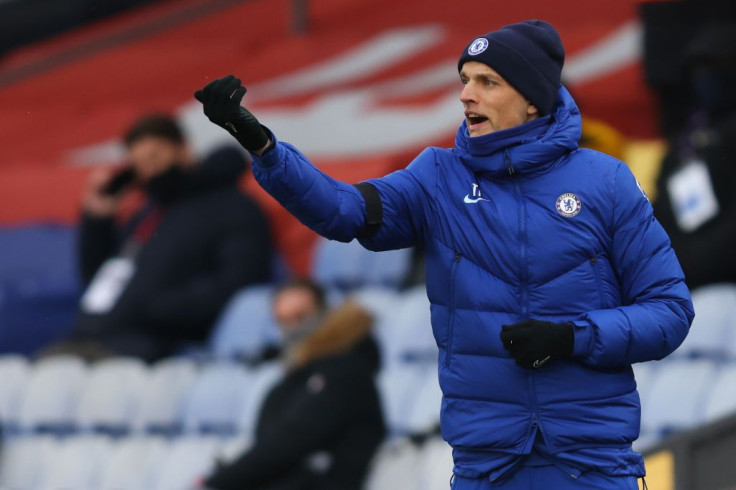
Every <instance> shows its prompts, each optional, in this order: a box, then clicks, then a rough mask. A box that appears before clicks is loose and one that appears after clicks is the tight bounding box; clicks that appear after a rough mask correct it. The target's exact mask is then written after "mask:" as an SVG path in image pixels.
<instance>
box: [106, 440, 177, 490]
mask: <svg viewBox="0 0 736 490" xmlns="http://www.w3.org/2000/svg"><path fill="white" fill-rule="evenodd" d="M167 449H168V444H167V442H166V441H165V440H164V439H162V438H159V437H131V438H128V439H124V440H123V441H122V442H120V443H118V444H117V445H116V446H115V447H114V449H113V451H112V454H111V455H110V458H109V459H108V461H107V464H106V465H105V468H104V470H103V471H102V475H101V477H100V485H99V487H98V489H99V490H147V489H149V488H151V485H152V484H153V482H154V480H155V478H156V476H157V475H158V472H159V471H160V470H161V466H162V465H163V463H164V460H165V459H166V457H167V455H168V453H167Z"/></svg>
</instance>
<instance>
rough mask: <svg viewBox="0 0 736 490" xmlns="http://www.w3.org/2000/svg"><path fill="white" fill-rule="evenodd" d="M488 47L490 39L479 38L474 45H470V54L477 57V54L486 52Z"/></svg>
mask: <svg viewBox="0 0 736 490" xmlns="http://www.w3.org/2000/svg"><path fill="white" fill-rule="evenodd" d="M487 47H488V39H486V38H484V37H479V38H478V39H476V40H475V41H473V42H472V43H470V46H469V47H468V54H469V55H473V56H475V55H476V54H481V53H482V52H483V51H485V50H486V48H487Z"/></svg>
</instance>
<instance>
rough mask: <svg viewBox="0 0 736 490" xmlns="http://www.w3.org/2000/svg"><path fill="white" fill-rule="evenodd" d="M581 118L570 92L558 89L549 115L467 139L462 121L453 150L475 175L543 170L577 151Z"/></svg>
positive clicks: (466, 129)
mask: <svg viewBox="0 0 736 490" xmlns="http://www.w3.org/2000/svg"><path fill="white" fill-rule="evenodd" d="M580 135H581V118H580V111H579V110H578V106H577V105H576V104H575V101H574V100H573V98H572V96H571V95H570V92H568V91H567V89H566V88H565V87H564V86H560V89H559V91H558V93H557V100H556V101H555V105H554V106H553V108H552V113H551V114H549V115H547V116H544V117H540V118H538V119H535V120H533V121H530V122H528V123H525V124H522V125H520V126H516V127H514V128H510V129H505V130H503V131H497V132H494V133H490V134H486V135H483V136H476V137H471V136H469V135H468V128H467V122H466V121H463V122H462V124H461V125H460V127H459V128H458V131H457V135H456V136H455V146H456V147H457V151H458V152H459V156H460V158H461V160H462V161H463V163H464V164H465V166H467V167H468V168H470V169H471V170H472V171H473V172H475V173H484V174H486V173H487V174H491V175H492V176H503V175H511V174H514V173H531V172H536V171H540V170H544V169H545V168H547V167H548V166H550V165H552V164H553V163H554V162H555V161H556V160H557V159H558V158H559V157H561V156H562V155H564V154H565V153H567V152H570V151H572V150H575V149H576V148H577V147H578V141H580Z"/></svg>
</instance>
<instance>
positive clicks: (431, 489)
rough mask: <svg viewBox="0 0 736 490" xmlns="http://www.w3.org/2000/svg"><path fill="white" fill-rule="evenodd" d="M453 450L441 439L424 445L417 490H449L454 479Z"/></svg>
mask: <svg viewBox="0 0 736 490" xmlns="http://www.w3.org/2000/svg"><path fill="white" fill-rule="evenodd" d="M452 468H453V461H452V448H451V447H450V445H449V444H447V443H446V442H445V441H443V440H442V438H441V437H433V438H432V439H429V440H428V441H427V442H425V443H424V446H423V447H422V450H421V461H420V466H419V472H418V474H417V476H418V477H419V485H418V486H417V487H416V488H417V490H447V489H448V488H450V478H452Z"/></svg>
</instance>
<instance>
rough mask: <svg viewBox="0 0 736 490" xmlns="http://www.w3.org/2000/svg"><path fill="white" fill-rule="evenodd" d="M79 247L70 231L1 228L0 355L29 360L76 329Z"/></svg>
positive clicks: (50, 227) (39, 227)
mask: <svg viewBox="0 0 736 490" xmlns="http://www.w3.org/2000/svg"><path fill="white" fill-rule="evenodd" d="M75 243H76V229H75V228H72V227H67V226H58V225H34V226H22V227H0V325H2V328H1V329H0V353H2V352H14V353H21V354H31V353H33V352H35V351H36V350H38V349H39V348H40V347H43V346H44V345H46V344H48V343H50V342H53V341H56V340H59V339H60V338H62V337H63V336H64V335H65V334H66V333H67V332H68V331H69V329H70V328H71V327H72V326H73V324H74V320H75V318H76V313H77V304H78V301H79V296H80V294H81V285H80V281H79V278H78V275H77V265H76V245H75ZM28 332H33V335H28Z"/></svg>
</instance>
